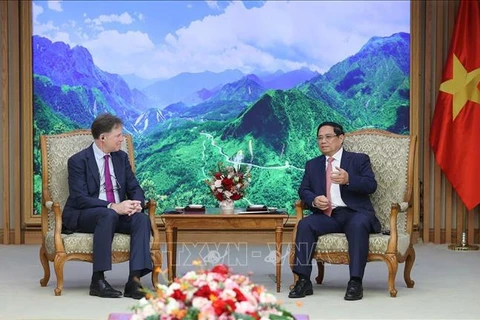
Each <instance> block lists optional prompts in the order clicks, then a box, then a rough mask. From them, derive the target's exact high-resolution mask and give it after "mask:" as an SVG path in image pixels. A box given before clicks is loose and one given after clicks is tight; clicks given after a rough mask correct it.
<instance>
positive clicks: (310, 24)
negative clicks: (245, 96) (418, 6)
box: [138, 1, 409, 77]
mask: <svg viewBox="0 0 480 320" xmlns="http://www.w3.org/2000/svg"><path fill="white" fill-rule="evenodd" d="M401 8H409V3H408V2H403V3H402V2H400V3H396V2H392V3H386V2H350V1H347V2H342V1H340V2H323V1H304V2H303V1H302V2H300V1H291V2H285V1H269V2H266V3H265V5H264V6H263V7H260V8H252V9H250V10H249V9H246V8H245V7H244V5H243V3H242V2H240V1H234V2H230V3H229V5H228V7H227V8H226V9H225V11H224V13H223V14H219V15H215V16H208V17H205V18H204V19H203V20H197V21H193V22H192V23H190V25H188V27H183V28H181V29H178V30H176V31H175V32H174V33H170V34H168V35H167V36H166V37H165V39H164V44H163V45H162V46H160V47H158V48H157V49H156V51H155V54H154V55H153V57H152V60H151V61H150V62H149V63H148V64H149V66H152V65H158V67H157V68H151V67H150V68H148V69H145V70H144V69H142V67H139V69H138V70H139V72H142V71H143V72H144V74H143V76H146V75H147V74H148V75H150V76H151V77H153V76H155V75H153V72H159V71H160V72H162V73H161V74H156V76H157V77H159V76H160V77H163V76H173V75H175V74H177V73H178V72H181V71H182V72H184V71H188V72H200V71H204V70H211V71H222V70H224V69H226V68H237V69H240V70H242V71H244V72H252V71H255V69H256V68H258V69H263V70H269V71H276V70H278V69H283V70H285V71H288V70H291V69H294V68H298V67H302V66H306V67H310V68H312V69H314V70H317V71H319V72H325V71H327V70H328V69H329V68H330V67H331V66H332V65H333V64H334V63H337V62H338V61H341V60H343V59H345V58H347V57H349V56H351V55H353V54H355V53H357V52H358V51H359V50H360V48H361V47H362V46H363V45H364V44H365V43H366V42H367V41H368V40H369V39H370V38H371V37H372V36H389V35H391V34H393V33H395V32H399V31H405V32H409V23H408V21H407V22H403V21H396V19H395V18H393V19H392V17H395V13H396V12H397V10H400V9H401ZM403 12H405V10H403ZM406 12H409V11H408V10H407V11H406ZM372 15H373V16H374V17H375V18H374V19H372ZM175 70H177V71H175Z"/></svg>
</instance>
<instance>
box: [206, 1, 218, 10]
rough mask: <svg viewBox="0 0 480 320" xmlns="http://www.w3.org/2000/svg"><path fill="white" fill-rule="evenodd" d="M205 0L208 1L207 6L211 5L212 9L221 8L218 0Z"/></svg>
mask: <svg viewBox="0 0 480 320" xmlns="http://www.w3.org/2000/svg"><path fill="white" fill-rule="evenodd" d="M205 2H206V3H207V6H209V7H210V8H212V9H216V10H219V9H220V6H219V5H218V1H215V0H205Z"/></svg>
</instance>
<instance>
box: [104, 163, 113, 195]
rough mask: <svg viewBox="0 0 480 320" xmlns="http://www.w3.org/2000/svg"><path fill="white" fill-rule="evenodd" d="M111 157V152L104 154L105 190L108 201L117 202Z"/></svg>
mask: <svg viewBox="0 0 480 320" xmlns="http://www.w3.org/2000/svg"><path fill="white" fill-rule="evenodd" d="M109 158H110V155H109V154H106V155H105V156H104V159H105V192H106V194H107V201H108V202H110V203H115V195H114V193H113V184H112V176H111V175H110V161H108V160H109Z"/></svg>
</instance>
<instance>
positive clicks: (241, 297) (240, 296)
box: [233, 288, 247, 302]
mask: <svg viewBox="0 0 480 320" xmlns="http://www.w3.org/2000/svg"><path fill="white" fill-rule="evenodd" d="M233 291H234V292H235V296H236V298H237V301H238V302H242V301H247V298H245V296H244V294H243V293H242V291H241V290H240V289H238V288H233Z"/></svg>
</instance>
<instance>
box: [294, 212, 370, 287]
mask: <svg viewBox="0 0 480 320" xmlns="http://www.w3.org/2000/svg"><path fill="white" fill-rule="evenodd" d="M372 232H374V230H373V228H372V225H371V221H370V217H369V215H368V214H366V213H363V212H358V211H354V210H352V209H350V208H347V207H337V208H335V209H334V210H333V212H332V216H331V217H328V216H326V215H324V214H323V213H314V214H311V215H309V216H307V217H305V218H303V219H302V220H300V222H299V223H298V226H297V235H296V238H295V246H296V248H295V261H294V267H293V272H294V273H296V274H298V275H302V276H304V277H307V278H310V275H311V273H312V255H313V252H314V250H315V246H316V243H317V239H318V237H319V236H322V235H325V234H328V233H345V235H346V237H347V240H348V254H349V257H350V265H349V267H350V277H359V278H363V274H364V271H365V266H366V264H367V255H368V241H369V234H370V233H372Z"/></svg>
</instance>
